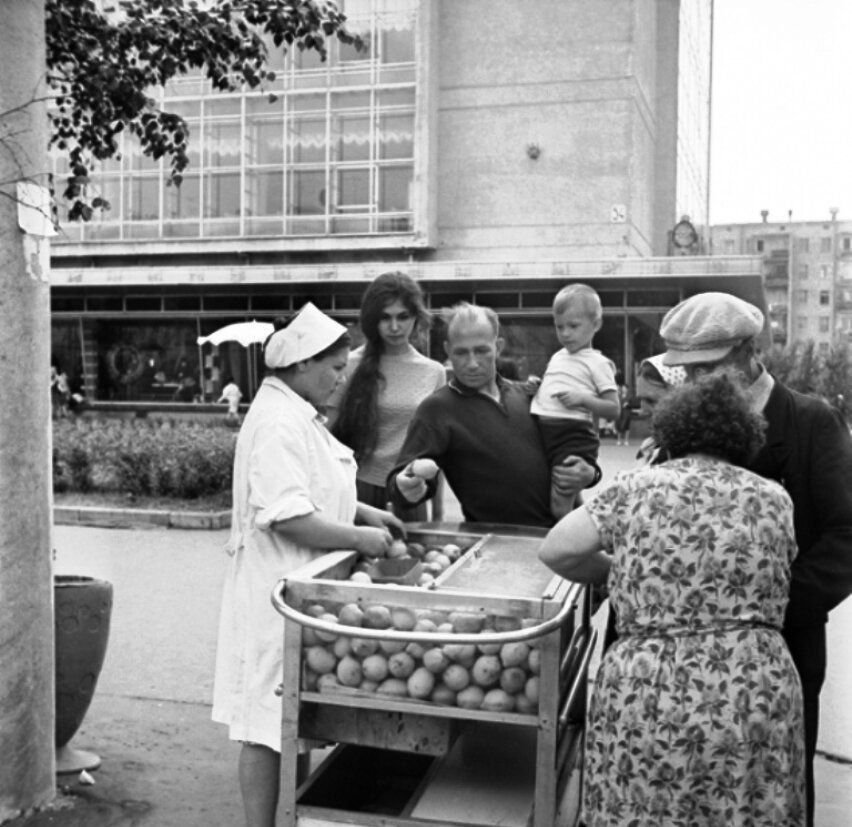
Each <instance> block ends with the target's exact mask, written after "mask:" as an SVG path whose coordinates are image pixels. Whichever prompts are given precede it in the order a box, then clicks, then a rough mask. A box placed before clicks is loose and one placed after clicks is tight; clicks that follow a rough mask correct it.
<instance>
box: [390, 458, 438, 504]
mask: <svg viewBox="0 0 852 827" xmlns="http://www.w3.org/2000/svg"><path fill="white" fill-rule="evenodd" d="M437 473H438V465H437V463H435V461H434V460H431V459H415V460H412V461H411V462H409V463H408V465H406V466H405V468H403V469H402V471H400V472H399V473H398V474H397V475H396V487H397V489H398V490H399V493H400V494H402V496H403V497H405V499H406V500H408V502H410V503H416V502H419V501H420V500H422V499H423V497H424V496H425V495H426V492H427V491H428V490H429V486H428V485H427V484H426V480H430V479H432V478H433V477H434V476H435V474H437Z"/></svg>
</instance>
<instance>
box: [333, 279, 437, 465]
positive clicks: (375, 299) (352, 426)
mask: <svg viewBox="0 0 852 827" xmlns="http://www.w3.org/2000/svg"><path fill="white" fill-rule="evenodd" d="M395 301H400V302H402V304H403V305H404V306H405V308H406V309H407V310H408V312H409V313H411V315H412V316H414V319H415V330H416V329H417V328H420V329H421V330H426V329H427V328H428V327H429V325H430V323H431V317H430V315H429V311H428V310H427V309H426V303H425V301H424V298H423V291H422V290H421V289H420V286H419V285H418V284H417V282H416V281H414V279H412V278H411V277H410V276H407V275H406V274H405V273H400V272H391V273H382V274H381V275H380V276H377V277H376V278H375V279H374V280H373V281H372V282H371V283H370V285H369V286H368V287H367V289H366V290H365V291H364V296H363V298H362V299H361V313H360V317H359V322H360V325H361V332H362V333H363V334H364V339H365V341H364V352H363V354H362V356H361V362H360V364H359V365H358V367H357V368H356V369H355V372H354V373H353V374H352V376H351V377H349V381H348V382H347V384H346V392H345V393H344V395H343V399H342V400H341V402H340V411H339V413H338V416H337V420H336V421H335V423H334V426H333V427H332V429H331V430H332V433H333V434H334V435H335V436H336V437H337V438H338V439H339V440H340V441H341V442H342V443H344V444H345V445H348V446H349V447H350V448H351V449H352V450H353V451H354V452H355V458H356V460H358V461H363V460H365V459H368V458H369V457H370V455H371V454H372V453H373V451H375V450H376V442H377V440H378V436H379V434H378V432H379V390H380V388H381V384H382V383H383V382H384V381H385V378H384V376H382V373H381V371H380V370H379V362H380V360H381V357H382V353H384V342H383V340H382V337H381V336H380V335H379V322H380V321H381V320H382V313H383V312H384V309H385V308H386V307H387V306H388V305H389V304H392V303H393V302H395Z"/></svg>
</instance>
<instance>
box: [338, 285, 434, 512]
mask: <svg viewBox="0 0 852 827" xmlns="http://www.w3.org/2000/svg"><path fill="white" fill-rule="evenodd" d="M359 321H360V326H361V331H362V333H363V334H364V339H365V341H364V344H363V345H362V346H361V347H359V348H357V349H355V350H354V351H353V352H352V354H351V355H350V357H349V366H348V368H347V375H348V380H347V382H346V384H345V385H344V386H343V387H342V388H341V389H339V391H338V392H336V393H335V394H334V395H333V396H332V398H331V399H330V400H329V403H328V406H327V408H326V414H327V415H328V418H329V427H330V428H331V431H332V433H333V434H334V435H335V436H336V437H337V438H338V439H339V440H340V441H341V442H343V443H344V444H346V445H348V446H349V447H350V448H351V449H352V450H353V451H354V453H355V459H356V461H357V462H358V475H357V485H358V499H359V500H361V502H365V503H369V504H370V505H375V506H377V507H379V508H385V507H386V506H387V503H388V496H387V491H386V489H385V482H386V480H387V475H388V473H389V472H390V471H391V470H392V469H393V467H394V464H395V463H396V458H397V454H398V453H399V449H400V448H401V447H402V442H403V440H404V439H405V433H406V431H407V430H408V423H409V422H410V420H411V417H412V416H413V414H414V411H415V409H416V408H417V406H418V405H419V404H420V402H421V400H423V399H425V398H426V397H427V396H429V394H430V393H432V392H433V391H435V390H437V389H438V388H440V387H441V386H442V385H444V384H445V382H446V371H445V370H444V366H443V365H442V364H441V363H440V362H436V361H435V360H433V359H429V358H427V357H426V356H424V355H423V354H422V353H420V352H419V351H418V350H417V348H415V347H414V345H413V344H412V343H411V339H412V337H413V336H414V335H415V333H416V332H418V331H425V330H427V329H428V327H429V323H430V318H429V313H428V311H427V310H426V305H425V302H424V299H423V292H422V291H421V289H420V287H419V286H418V284H417V282H415V281H414V279H412V278H411V277H409V276H407V275H405V273H399V272H392V273H382V275H380V276H378V277H377V278H376V279H374V280H373V282H372V283H371V284H370V285H369V287H367V290H366V291H365V292H364V297H363V299H362V300H361V313H360V319H359ZM400 516H401V517H403V519H406V520H420V519H424V518H425V516H426V514H425V506H418V507H413V508H411V509H407V510H406V513H405V514H400Z"/></svg>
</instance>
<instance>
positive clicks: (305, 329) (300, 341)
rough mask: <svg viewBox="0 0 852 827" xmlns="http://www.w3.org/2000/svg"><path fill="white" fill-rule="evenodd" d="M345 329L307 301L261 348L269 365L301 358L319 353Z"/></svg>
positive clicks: (302, 359) (273, 367) (272, 365)
mask: <svg viewBox="0 0 852 827" xmlns="http://www.w3.org/2000/svg"><path fill="white" fill-rule="evenodd" d="M344 333H346V328H345V327H344V326H343V325H342V324H340V323H339V322H336V321H334V319H332V318H330V317H329V316H326V315H325V313H323V312H322V310H320V309H319V308H318V307H317V306H316V305H314V304H312V303H311V302H307V303H306V304H304V305H302V308H301V310H299V312H298V313H297V314H296V316H295V317H294V318H293V320H292V321H291V322H290V323H289V324H288V325H287V327H283V328H281V330H276V331H275V333H273V334H272V335H271V336H270V337H269V340H268V341H267V342H266V347H265V348H264V351H263V358H264V362H266V367H268V368H272V369H275V368H287V367H290V365H295V364H296V363H297V362H304V361H305V360H306V359H310V358H311V357H312V356H316V355H317V354H318V353H322V351H324V350H325V349H326V348H327V347H329V345H333V344H334V343H335V342H336V341H337V340H338V339H339V338H340V337H341V336H342V335H343V334H344Z"/></svg>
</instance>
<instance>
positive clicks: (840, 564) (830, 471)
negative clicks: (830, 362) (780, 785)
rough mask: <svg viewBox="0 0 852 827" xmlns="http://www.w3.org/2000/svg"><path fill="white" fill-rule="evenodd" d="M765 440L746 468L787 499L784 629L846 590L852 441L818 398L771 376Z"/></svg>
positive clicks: (815, 615)
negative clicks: (789, 537) (790, 537)
mask: <svg viewBox="0 0 852 827" xmlns="http://www.w3.org/2000/svg"><path fill="white" fill-rule="evenodd" d="M763 414H764V416H765V417H766V420H767V423H768V428H767V432H766V444H765V445H764V447H763V448H762V449H761V451H760V453H759V454H758V455H757V456H756V457H755V459H754V461H753V462H752V463H751V465H750V468H751V469H752V470H753V471H756V472H757V473H758V474H761V475H762V476H764V477H769V478H770V479H774V480H777V481H778V482H780V483H781V484H782V485H783V486H784V488H785V489H787V492H788V493H789V495H790V497H791V499H792V500H793V511H794V513H793V518H794V522H795V530H796V542H797V544H798V547H799V553H798V555H797V557H796V559H795V560H794V561H793V566H792V582H791V586H790V603H789V604H788V606H787V614H786V618H785V622H784V626H785V628H799V627H803V626H812V625H815V624H823V623H825V622H826V620H827V619H828V618H827V615H828V612H829V611H830V610H831V609H833V608H834V607H835V606H837V604H838V603H840V602H841V601H842V600H844V599H845V598H846V597H847V596H848V595H849V594H850V593H852V439H850V435H849V427H848V426H847V424H846V423H845V422H844V421H843V419H842V418H841V417H840V415H839V414H838V413H837V411H836V410H835V409H833V408H832V407H830V406H829V405H828V404H827V403H825V402H823V401H822V400H821V399H817V398H815V397H811V396H805V395H804V394H801V393H797V392H796V391H793V390H791V389H789V388H787V387H785V386H784V385H782V384H781V383H780V382H778V381H777V380H776V382H775V385H774V387H773V389H772V393H771V394H770V396H769V401H768V402H767V404H766V407H765V408H764V410H763Z"/></svg>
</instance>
